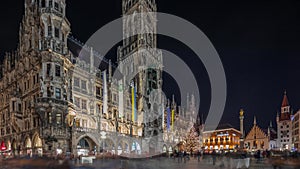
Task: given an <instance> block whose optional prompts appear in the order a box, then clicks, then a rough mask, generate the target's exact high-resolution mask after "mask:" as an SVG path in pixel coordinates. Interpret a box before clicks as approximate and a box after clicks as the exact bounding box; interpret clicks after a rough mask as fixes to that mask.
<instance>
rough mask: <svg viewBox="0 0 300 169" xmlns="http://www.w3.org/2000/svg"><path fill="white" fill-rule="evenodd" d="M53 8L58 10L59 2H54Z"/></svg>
mask: <svg viewBox="0 0 300 169" xmlns="http://www.w3.org/2000/svg"><path fill="white" fill-rule="evenodd" d="M54 9H55V10H57V11H58V10H59V4H58V3H57V2H54Z"/></svg>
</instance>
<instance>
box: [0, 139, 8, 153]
mask: <svg viewBox="0 0 300 169" xmlns="http://www.w3.org/2000/svg"><path fill="white" fill-rule="evenodd" d="M0 149H1V151H5V150H6V149H7V147H6V145H5V143H4V141H2V142H1V146H0Z"/></svg>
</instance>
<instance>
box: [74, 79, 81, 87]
mask: <svg viewBox="0 0 300 169" xmlns="http://www.w3.org/2000/svg"><path fill="white" fill-rule="evenodd" d="M74 86H75V87H78V88H79V87H80V80H79V78H77V77H74Z"/></svg>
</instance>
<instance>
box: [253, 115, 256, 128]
mask: <svg viewBox="0 0 300 169" xmlns="http://www.w3.org/2000/svg"><path fill="white" fill-rule="evenodd" d="M256 124H257V123H256V116H254V121H253V125H254V126H256Z"/></svg>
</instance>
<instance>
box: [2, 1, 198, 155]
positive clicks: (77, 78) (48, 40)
mask: <svg viewBox="0 0 300 169" xmlns="http://www.w3.org/2000/svg"><path fill="white" fill-rule="evenodd" d="M156 8H157V7H156V3H155V0H123V2H122V9H123V10H122V11H123V15H127V14H131V13H132V12H133V11H136V12H140V11H138V10H142V11H152V12H155V11H156ZM150 22H153V23H149V24H150V27H151V26H152V28H150V29H154V30H156V28H155V25H156V23H155V22H156V19H155V18H152V20H151V21H150ZM70 25H71V24H70V23H69V21H68V20H67V18H66V2H65V0H25V14H24V16H23V20H22V22H21V24H20V30H19V43H18V47H17V50H16V51H15V52H11V53H7V54H6V55H5V56H4V60H3V61H2V63H1V65H0V66H1V67H0V141H1V142H3V143H4V144H5V146H6V151H7V153H9V154H11V155H24V154H39V155H42V154H60V153H67V152H69V153H74V154H77V155H80V154H83V155H85V154H88V153H90V152H91V151H92V152H102V151H106V152H111V153H115V154H119V155H120V154H126V153H127V154H128V153H132V152H134V153H136V154H142V153H146V152H148V153H149V152H150V153H161V152H167V151H172V149H173V148H174V145H176V143H179V142H180V141H182V139H183V137H184V136H185V133H186V131H184V130H182V129H178V128H176V126H188V125H191V124H190V123H194V122H195V120H194V118H192V117H194V114H193V113H194V112H195V98H194V97H193V95H191V96H188V97H187V103H188V105H187V107H185V108H183V107H179V106H177V105H176V102H175V99H174V98H173V99H172V100H171V101H167V100H161V101H162V103H165V104H163V105H164V106H163V108H164V109H163V111H162V112H163V113H162V115H161V116H160V118H159V119H157V120H154V121H152V122H146V119H147V117H148V116H149V115H147V112H144V111H143V104H140V103H142V101H141V100H143V99H147V98H144V97H140V95H141V94H143V93H144V92H148V91H149V90H151V88H155V89H159V88H161V86H162V70H161V67H162V63H161V65H160V66H161V67H159V68H157V69H155V70H149V71H148V72H143V73H141V74H139V76H138V77H137V78H134V79H133V82H134V84H135V86H137V88H138V89H139V90H137V91H136V92H137V93H136V96H137V97H136V98H135V99H136V103H137V105H136V107H135V108H136V111H137V114H136V116H138V117H137V118H135V119H136V120H134V119H133V118H132V117H131V116H132V109H133V107H132V105H131V102H132V100H131V98H132V97H131V94H132V93H131V91H130V90H129V91H128V90H127V89H126V87H124V88H125V89H126V90H124V92H123V93H122V92H120V86H119V84H118V83H115V82H114V80H113V79H112V74H113V71H114V67H113V66H112V64H111V62H110V61H109V62H107V63H106V64H107V66H106V68H104V69H99V68H98V67H95V66H94V63H93V62H94V57H95V55H96V53H97V52H96V51H94V50H93V49H92V48H90V47H86V46H84V47H82V49H83V50H85V53H86V54H87V56H88V58H89V59H88V60H89V61H86V60H82V59H80V58H79V57H78V56H76V55H77V54H76V52H73V51H72V50H70V47H69V44H70V43H76V41H74V39H73V41H71V38H70V37H69V33H70V31H71V26H70ZM148 26H149V25H148ZM124 29H126V28H124ZM142 36H143V35H138V36H136V37H134V39H135V40H134V41H127V40H125V41H124V42H123V43H124V44H123V46H122V47H120V48H119V52H118V60H125V59H126V58H127V57H129V55H131V54H132V53H134V51H135V50H134V49H131V50H132V51H130V52H127V53H124V52H122V51H126V46H129V45H131V44H135V45H134V46H137V47H136V48H139V49H140V48H144V49H149V48H155V47H156V35H150V36H148V35H147V36H146V35H145V37H142ZM145 39H146V40H147V39H149V40H148V42H149V41H150V43H143V40H145ZM140 42H141V43H140ZM127 51H128V50H127ZM116 55H117V54H116ZM160 55H161V54H160ZM156 58H160V59H161V58H162V56H157V57H156ZM134 59H138V58H134ZM150 77H151V78H152V79H151V85H150V86H147V85H146V84H149V83H148V82H149V81H147V79H148V80H149V78H150ZM141 79H144V81H143V80H141ZM145 79H146V80H145ZM125 83H126V82H124V84H125ZM143 86H146V87H147V89H145V90H140V89H141V87H143ZM127 88H128V87H127ZM129 88H130V87H129ZM147 100H149V99H147ZM167 108H169V109H171V110H172V112H173V111H174V112H175V117H174V118H175V119H176V123H180V125H176V126H175V128H172V130H168V132H167V128H168V127H167V124H166V119H167V112H166V111H165V109H167ZM121 109H122V110H121ZM121 112H122V113H121ZM189 116H190V117H191V118H190V117H189ZM184 119H189V120H188V121H186V120H184ZM190 119H192V120H190ZM158 133H162V134H161V135H160V134H158ZM153 136H157V137H153ZM143 137H149V138H150V139H142V138H143ZM153 138H154V139H153Z"/></svg>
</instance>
